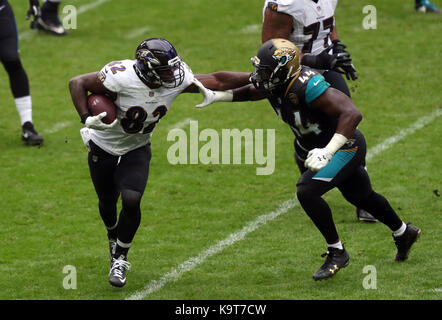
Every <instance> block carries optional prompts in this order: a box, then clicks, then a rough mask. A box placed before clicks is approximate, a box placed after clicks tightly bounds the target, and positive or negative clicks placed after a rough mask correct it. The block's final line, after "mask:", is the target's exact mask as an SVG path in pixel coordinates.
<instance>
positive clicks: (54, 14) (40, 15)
mask: <svg viewBox="0 0 442 320" xmlns="http://www.w3.org/2000/svg"><path fill="white" fill-rule="evenodd" d="M29 2H30V8H29V10H28V14H27V16H26V18H27V19H30V17H31V16H34V19H33V21H32V22H31V29H39V30H43V31H46V32H48V33H50V34H53V35H56V36H64V35H66V34H67V31H66V29H65V28H64V27H63V25H62V24H61V22H60V19H59V18H58V8H59V6H60V0H45V1H44V3H43V6H42V7H41V8H40V3H39V0H29Z"/></svg>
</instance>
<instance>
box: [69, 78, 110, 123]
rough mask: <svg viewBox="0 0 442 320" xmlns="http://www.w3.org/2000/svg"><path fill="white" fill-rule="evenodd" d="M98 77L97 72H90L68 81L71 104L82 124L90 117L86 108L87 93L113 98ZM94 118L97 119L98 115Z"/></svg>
mask: <svg viewBox="0 0 442 320" xmlns="http://www.w3.org/2000/svg"><path fill="white" fill-rule="evenodd" d="M99 75H100V73H99V72H92V73H87V74H82V75H79V76H76V77H74V78H72V79H71V80H70V81H69V91H70V93H71V98H72V102H73V103H74V106H75V109H76V110H77V112H78V115H79V116H80V118H81V122H82V123H85V122H86V120H87V118H88V117H91V114H90V113H89V110H88V107H87V96H88V92H91V93H97V94H108V95H109V96H111V97H115V93H114V92H111V91H109V90H108V89H107V88H106V87H105V86H104V85H103V83H102V81H101V80H100V77H99ZM96 117H99V115H98V116H96ZM91 118H93V117H91ZM98 120H101V119H98Z"/></svg>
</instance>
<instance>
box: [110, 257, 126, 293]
mask: <svg viewBox="0 0 442 320" xmlns="http://www.w3.org/2000/svg"><path fill="white" fill-rule="evenodd" d="M129 269H130V263H129V262H128V261H127V258H126V257H125V256H124V255H120V256H119V257H118V258H112V263H111V268H110V271H109V283H110V284H111V285H113V286H114V287H119V288H121V287H123V286H124V285H125V284H126V270H129Z"/></svg>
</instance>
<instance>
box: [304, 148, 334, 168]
mask: <svg viewBox="0 0 442 320" xmlns="http://www.w3.org/2000/svg"><path fill="white" fill-rule="evenodd" d="M332 157H333V153H331V152H330V151H328V150H327V149H326V148H316V149H313V150H310V151H309V153H308V154H307V160H305V162H304V165H305V167H306V168H307V169H310V170H312V171H319V170H321V169H322V168H324V167H325V166H326V165H327V164H328V163H329V162H330V160H331V158H332Z"/></svg>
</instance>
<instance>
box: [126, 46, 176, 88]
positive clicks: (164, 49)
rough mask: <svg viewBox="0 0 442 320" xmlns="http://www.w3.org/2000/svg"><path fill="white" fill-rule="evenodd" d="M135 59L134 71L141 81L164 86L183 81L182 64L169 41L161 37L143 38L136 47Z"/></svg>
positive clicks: (169, 86)
mask: <svg viewBox="0 0 442 320" xmlns="http://www.w3.org/2000/svg"><path fill="white" fill-rule="evenodd" d="M135 59H136V62H135V64H134V69H135V72H136V74H137V75H138V77H140V79H141V80H142V81H143V82H145V83H147V84H154V85H160V86H164V87H166V88H175V87H178V86H179V85H180V84H182V83H183V80H184V68H183V64H182V62H181V58H180V57H179V56H178V53H177V52H176V50H175V48H174V47H173V45H172V44H171V43H170V42H169V41H167V40H165V39H162V38H150V39H147V40H144V41H143V42H141V43H140V44H139V45H138V47H137V50H136V52H135Z"/></svg>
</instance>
